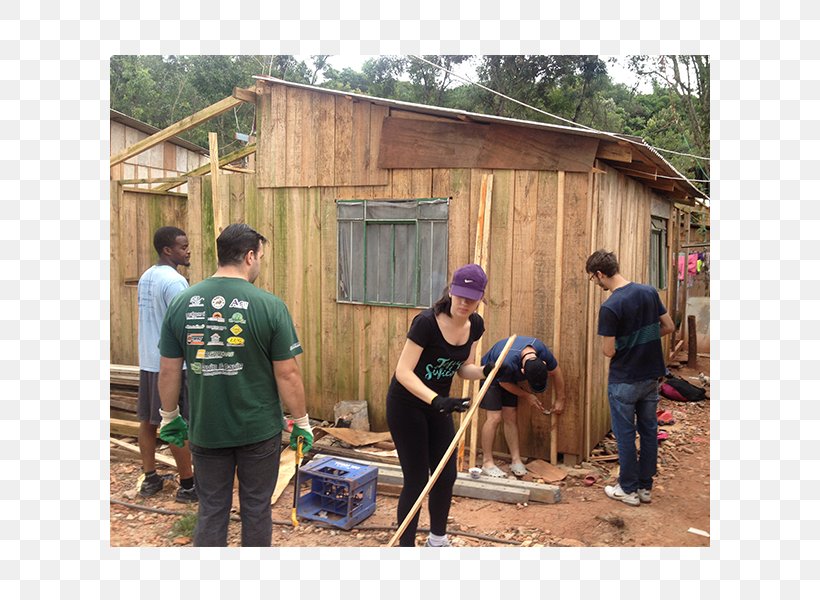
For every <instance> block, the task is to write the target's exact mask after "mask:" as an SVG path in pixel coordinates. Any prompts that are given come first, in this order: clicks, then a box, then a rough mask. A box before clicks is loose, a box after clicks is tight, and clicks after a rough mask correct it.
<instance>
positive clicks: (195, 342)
mask: <svg viewBox="0 0 820 600" xmlns="http://www.w3.org/2000/svg"><path fill="white" fill-rule="evenodd" d="M204 339H205V334H204V333H189V334H188V345H189V346H203V345H204V344H205V342H204Z"/></svg>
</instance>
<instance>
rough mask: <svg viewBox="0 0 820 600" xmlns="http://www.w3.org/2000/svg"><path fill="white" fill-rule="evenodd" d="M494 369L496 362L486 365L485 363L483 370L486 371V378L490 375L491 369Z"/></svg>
mask: <svg viewBox="0 0 820 600" xmlns="http://www.w3.org/2000/svg"><path fill="white" fill-rule="evenodd" d="M493 369H495V363H494V362H488V363H487V364H486V365H484V369H483V370H482V372H483V373H484V378H485V379H486V378H487V377H489V376H490V371H492V370H493Z"/></svg>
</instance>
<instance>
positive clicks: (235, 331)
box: [231, 325, 242, 335]
mask: <svg viewBox="0 0 820 600" xmlns="http://www.w3.org/2000/svg"><path fill="white" fill-rule="evenodd" d="M231 333H232V334H234V335H239V334H240V333H242V328H241V327H240V326H239V325H234V326H233V327H231Z"/></svg>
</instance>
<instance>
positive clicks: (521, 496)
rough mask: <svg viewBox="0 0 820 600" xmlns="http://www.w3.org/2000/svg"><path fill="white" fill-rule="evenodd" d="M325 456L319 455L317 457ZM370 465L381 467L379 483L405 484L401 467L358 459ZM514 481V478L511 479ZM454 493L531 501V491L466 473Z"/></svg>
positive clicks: (479, 497) (464, 495) (513, 501)
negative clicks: (473, 477) (473, 476)
mask: <svg viewBox="0 0 820 600" xmlns="http://www.w3.org/2000/svg"><path fill="white" fill-rule="evenodd" d="M319 458H323V456H322V455H317V456H316V459H319ZM358 462H361V463H362V464H368V466H374V467H377V468H378V469H379V474H378V483H379V484H387V485H393V486H403V485H404V477H403V475H402V471H401V468H400V467H398V466H394V465H388V464H383V463H367V462H366V461H361V460H360V461H358ZM509 481H510V483H513V481H512V480H509ZM453 495H455V496H460V497H462V498H476V499H479V500H494V501H496V502H507V503H511V504H515V503H523V502H529V500H530V491H529V490H527V489H524V488H521V487H515V486H513V485H505V482H504V481H502V480H498V481H495V480H493V481H490V480H489V479H486V478H485V479H472V478H471V477H470V476H469V475H467V474H465V473H459V474H458V476H457V477H456V482H455V484H454V486H453Z"/></svg>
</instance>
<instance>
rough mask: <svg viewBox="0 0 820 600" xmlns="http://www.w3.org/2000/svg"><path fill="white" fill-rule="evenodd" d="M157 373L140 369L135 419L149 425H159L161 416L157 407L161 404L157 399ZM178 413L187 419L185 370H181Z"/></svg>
mask: <svg viewBox="0 0 820 600" xmlns="http://www.w3.org/2000/svg"><path fill="white" fill-rule="evenodd" d="M158 382H159V373H152V372H151V371H143V370H140V391H139V396H138V397H137V419H139V420H140V421H148V422H149V423H151V425H159V424H160V423H161V422H162V417H160V416H159V409H160V408H161V407H162V404H161V403H160V401H159V388H158V387H157V383H158ZM179 414H181V415H182V418H183V419H185V420H186V421H187V420H188V381H187V379H186V377H185V371H182V387H181V389H180V392H179Z"/></svg>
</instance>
